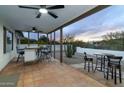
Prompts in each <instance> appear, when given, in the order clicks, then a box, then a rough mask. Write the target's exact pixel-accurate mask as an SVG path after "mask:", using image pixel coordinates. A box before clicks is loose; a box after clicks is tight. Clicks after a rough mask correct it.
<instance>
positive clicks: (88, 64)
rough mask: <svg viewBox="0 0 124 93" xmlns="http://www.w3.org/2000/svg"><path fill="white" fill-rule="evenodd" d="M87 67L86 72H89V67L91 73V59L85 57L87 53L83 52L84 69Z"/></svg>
mask: <svg viewBox="0 0 124 93" xmlns="http://www.w3.org/2000/svg"><path fill="white" fill-rule="evenodd" d="M87 67H88V72H90V67H92V71H93V58H91V57H87V53H86V52H84V69H86V68H87Z"/></svg>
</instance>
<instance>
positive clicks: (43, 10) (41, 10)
mask: <svg viewBox="0 0 124 93" xmlns="http://www.w3.org/2000/svg"><path fill="white" fill-rule="evenodd" d="M39 12H40V13H44V14H46V13H48V11H47V9H45V8H41V9H39Z"/></svg>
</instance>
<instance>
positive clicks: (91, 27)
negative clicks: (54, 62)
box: [31, 6, 124, 42]
mask: <svg viewBox="0 0 124 93" xmlns="http://www.w3.org/2000/svg"><path fill="white" fill-rule="evenodd" d="M123 10H124V6H111V7H108V8H106V9H104V10H101V11H99V12H97V13H95V14H93V15H91V16H88V17H86V18H84V19H81V20H80V21H78V22H76V23H73V24H71V25H69V26H67V27H65V28H64V36H66V35H67V34H70V33H71V34H73V35H75V39H76V40H83V41H84V42H87V41H100V40H102V36H103V35H105V34H107V33H110V32H116V31H122V30H123V31H124V11H123ZM31 37H32V38H34V37H35V36H34V35H32V36H31ZM57 38H59V32H57Z"/></svg>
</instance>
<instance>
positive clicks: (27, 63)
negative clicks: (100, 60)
mask: <svg viewBox="0 0 124 93" xmlns="http://www.w3.org/2000/svg"><path fill="white" fill-rule="evenodd" d="M27 7H28V8H30V7H35V9H39V7H43V8H44V7H45V8H46V9H51V8H49V7H52V9H53V10H49V11H48V14H49V15H47V14H42V13H40V12H38V11H34V10H35V9H34V8H31V9H29V10H28V9H23V8H27ZM27 7H24V6H0V12H1V13H0V18H1V19H0V20H1V22H0V36H1V37H0V39H1V41H0V43H2V45H0V54H1V55H0V59H1V60H0V78H1V80H2V79H3V80H9V79H12V78H15V79H12V81H14V83H13V84H14V85H13V84H12V85H11V83H12V82H11V83H9V84H7V85H6V84H5V85H6V86H18V87H22V86H24V87H27V86H29V87H31V86H35V87H36V86H39V87H44V86H46V87H49V86H50V87H59V86H62V87H65V86H68V87H77V86H78V87H106V86H123V83H122V84H119V85H114V83H113V81H110V82H109V83H108V81H107V80H105V79H104V78H102V79H99V77H98V78H97V76H99V75H100V74H97V73H95V74H96V75H95V74H94V73H92V72H90V73H87V72H85V71H84V70H83V71H82V69H83V66H82V69H81V68H80V69H79V68H75V66H73V65H70V64H66V62H64V57H65V56H64V52H63V51H64V47H63V46H64V45H63V43H64V42H63V41H64V38H63V33H64V31H63V29H64V27H66V26H68V25H70V24H72V23H74V22H77V21H79V20H80V19H83V18H86V17H88V16H90V15H92V14H94V13H96V12H99V11H100V10H103V9H105V8H107V7H109V6H108V5H100V6H97V5H84V6H82V5H80V6H69V5H65V6H64V7H63V6H61V7H62V8H63V9H61V10H59V11H58V10H56V9H55V11H54V8H55V7H53V6H27ZM59 7H60V6H59ZM61 7H60V8H61ZM33 9H34V10H33ZM39 11H40V10H39ZM54 12H55V13H54ZM41 14H42V15H41ZM8 30H10V31H9V32H12V33H13V34H12V40H11V41H12V42H9V44H10V43H12V46H11V47H10V50H9V49H7V44H6V42H5V41H7V39H8V38H5V36H6V33H7V31H8ZM57 31H59V45H58V46H59V52H58V50H57V47H56V42H55V41H56V39H57V38H56V32H57ZM22 32H27V36H28V37H27V40H28V44H27V45H24V46H23V47H22V46H21V43H20V40H21V37H20V33H22ZM31 33H36V35H37V41H38V40H39V37H40V34H45V35H46V36H47V38H48V39H49V43H48V44H46V45H45V46H47V45H49V46H51V48H50V61H49V60H48V59H43V60H39V59H40V58H39V57H41V56H42V55H40V56H37V50H38V49H40V48H41V47H42V46H43V45H42V44H39V43H38V44H36V45H33V44H30V40H29V39H30V35H31ZM17 47H18V48H20V50H23V51H24V53H22V55H23V57H22V58H20V59H19V60H17V57H18V54H17ZM22 48H23V49H22ZM58 53H59V54H58ZM46 58H47V57H46ZM37 59H38V61H37ZM79 59H80V58H79ZM73 61H77V60H72V61H71V62H73ZM80 61H81V62H83V63H84V60H82V59H81V60H80ZM4 77H5V78H4ZM97 79H98V80H97ZM99 80H102V81H103V82H100V81H99ZM122 81H123V80H122ZM0 82H1V81H0ZM8 82H9V81H8ZM4 83H5V82H4ZM4 83H3V86H4ZM0 86H2V85H0Z"/></svg>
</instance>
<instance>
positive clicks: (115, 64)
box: [107, 56, 122, 84]
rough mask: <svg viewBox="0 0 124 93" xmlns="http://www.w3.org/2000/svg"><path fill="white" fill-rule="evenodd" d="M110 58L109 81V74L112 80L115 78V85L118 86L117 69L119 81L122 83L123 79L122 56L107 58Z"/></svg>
mask: <svg viewBox="0 0 124 93" xmlns="http://www.w3.org/2000/svg"><path fill="white" fill-rule="evenodd" d="M107 58H108V67H107V80H108V78H109V73H110V74H111V78H112V79H113V76H114V83H115V84H117V69H118V70H119V73H118V74H119V75H118V76H119V80H120V83H122V79H121V63H120V62H121V60H122V57H121V56H107Z"/></svg>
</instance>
